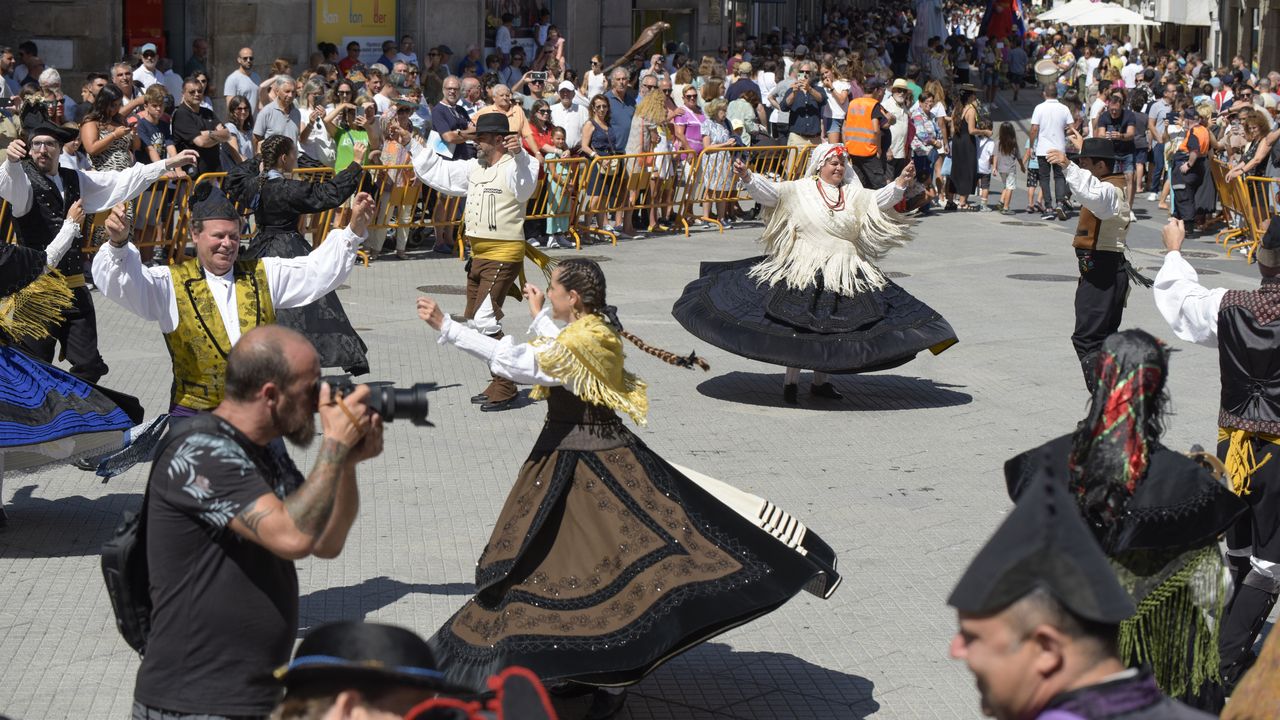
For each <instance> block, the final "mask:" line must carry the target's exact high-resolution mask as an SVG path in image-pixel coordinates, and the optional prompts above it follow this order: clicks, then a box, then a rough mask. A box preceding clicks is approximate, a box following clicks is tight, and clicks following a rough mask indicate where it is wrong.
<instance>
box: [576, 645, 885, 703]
mask: <svg viewBox="0 0 1280 720" xmlns="http://www.w3.org/2000/svg"><path fill="white" fill-rule="evenodd" d="M874 690H875V684H874V683H872V682H871V681H870V680H868V679H867V678H864V677H862V676H859V675H851V674H849V673H843V672H839V671H837V670H831V669H828V668H824V667H822V666H820V665H815V664H813V663H811V662H809V661H807V660H802V659H800V658H798V657H796V656H794V655H790V654H788V653H782V652H744V651H735V650H734V649H733V648H731V647H729V646H728V645H725V644H723V643H716V642H710V643H704V644H702V645H699V646H697V647H695V648H694V649H692V650H690V651H689V652H687V653H684V654H683V655H680V656H678V657H676V658H675V659H673V660H671V661H670V662H668V663H667V664H665V665H663V666H662V667H661V668H659V669H658V670H657V671H656V672H655V673H654V674H653V675H650V676H649V677H647V678H645V680H644V681H643V682H641V683H639V684H638V685H634V686H632V688H631V692H630V696H629V697H628V699H627V704H626V706H625V707H624V708H623V710H622V712H621V713H619V714H618V716H617V717H618V718H622V719H625V718H655V717H679V718H691V719H702V718H752V719H753V720H768V719H770V718H777V719H778V720H805V719H807V718H813V719H814V720H818V719H821V720H827V719H828V718H850V719H856V718H864V717H867V716H868V715H871V714H872V713H875V712H876V711H878V710H879V709H880V704H879V703H878V702H876V701H875V699H874V698H873V693H874ZM589 704H590V699H589V698H579V699H574V700H564V699H559V698H558V699H557V702H556V706H557V709H558V710H560V711H561V712H562V715H561V716H562V717H578V716H580V715H581V712H582V711H584V710H585V709H586V707H587V706H588V705H589Z"/></svg>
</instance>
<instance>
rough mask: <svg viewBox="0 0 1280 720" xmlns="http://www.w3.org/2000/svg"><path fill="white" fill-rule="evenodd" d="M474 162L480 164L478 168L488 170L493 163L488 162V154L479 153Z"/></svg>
mask: <svg viewBox="0 0 1280 720" xmlns="http://www.w3.org/2000/svg"><path fill="white" fill-rule="evenodd" d="M476 162H478V163H480V167H482V168H488V167H489V166H490V165H492V164H493V163H491V162H489V153H487V152H483V151H481V152H480V153H479V154H477V155H476Z"/></svg>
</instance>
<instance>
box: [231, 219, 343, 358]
mask: <svg viewBox="0 0 1280 720" xmlns="http://www.w3.org/2000/svg"><path fill="white" fill-rule="evenodd" d="M310 253H311V245H310V244H309V243H308V242H307V241H306V239H305V238H303V237H302V235H301V234H299V233H298V232H296V231H284V230H274V229H271V228H263V229H262V230H261V231H260V232H259V233H258V234H257V236H255V237H254V238H253V242H252V243H251V244H250V245H249V247H248V248H247V249H246V250H245V251H244V252H242V253H241V256H242V257H243V258H244V259H246V260H256V259H257V258H262V257H279V258H291V257H301V256H304V255H309V254H310ZM276 322H277V323H278V324H280V325H284V326H285V327H288V328H293V329H294V330H297V331H298V332H300V333H302V334H303V335H306V336H307V339H308V340H310V341H311V344H312V345H314V346H315V348H316V352H317V353H319V354H320V367H327V368H333V367H340V368H342V369H343V370H345V371H346V372H349V373H351V374H352V375H364V374H365V373H367V372H369V359H368V350H369V348H368V346H366V345H365V344H364V340H362V339H361V338H360V335H359V334H357V333H356V331H355V328H353V327H351V321H350V320H348V319H347V312H346V310H344V309H343V308H342V302H341V301H340V300H338V293H337V292H331V293H329V294H328V295H325V296H324V297H322V298H320V299H319V300H316V301H315V302H313V303H311V304H310V305H304V306H302V307H300V308H289V309H280V308H276Z"/></svg>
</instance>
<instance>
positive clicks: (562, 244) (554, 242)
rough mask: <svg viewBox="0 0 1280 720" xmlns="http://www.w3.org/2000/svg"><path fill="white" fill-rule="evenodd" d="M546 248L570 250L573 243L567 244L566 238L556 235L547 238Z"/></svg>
mask: <svg viewBox="0 0 1280 720" xmlns="http://www.w3.org/2000/svg"><path fill="white" fill-rule="evenodd" d="M547 247H548V248H550V249H552V250H556V249H562V248H571V247H573V243H571V242H569V239H568V238H566V237H564V236H562V235H558V234H557V235H552V236H551V237H549V238H547Z"/></svg>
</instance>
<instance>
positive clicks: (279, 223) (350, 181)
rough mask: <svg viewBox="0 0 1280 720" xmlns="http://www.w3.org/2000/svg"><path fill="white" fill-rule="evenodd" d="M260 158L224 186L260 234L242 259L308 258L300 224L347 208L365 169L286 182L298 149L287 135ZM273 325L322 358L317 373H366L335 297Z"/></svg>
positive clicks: (285, 313) (283, 315)
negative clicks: (343, 206) (293, 332)
mask: <svg viewBox="0 0 1280 720" xmlns="http://www.w3.org/2000/svg"><path fill="white" fill-rule="evenodd" d="M259 155H260V158H251V159H249V160H246V161H245V162H243V163H241V164H240V165H238V166H236V167H235V168H233V169H232V170H231V172H230V173H228V174H227V178H226V182H225V183H224V187H225V188H226V189H227V195H228V197H230V198H231V199H232V200H233V201H234V202H235V203H236V204H237V205H238V206H239V207H240V208H241V209H242V210H247V211H252V212H253V213H254V215H255V217H256V218H257V225H258V234H257V235H256V236H255V237H254V238H253V240H252V242H250V243H249V248H248V249H247V250H246V251H245V253H244V259H246V260H257V259H259V258H264V257H278V258H293V257H301V256H305V255H309V254H310V253H311V243H309V242H307V240H306V238H304V237H303V236H302V233H300V232H299V231H298V218H300V217H302V216H303V215H305V214H307V213H318V212H324V211H326V210H332V209H333V208H336V207H338V206H339V205H341V204H342V203H344V202H346V201H347V198H349V197H351V196H352V195H353V194H355V192H356V190H357V189H359V187H360V183H361V181H362V179H363V178H364V177H365V172H364V169H363V168H361V167H360V163H359V162H353V163H351V164H350V165H348V166H347V167H346V168H345V169H344V170H342V171H341V172H339V173H338V174H336V175H334V176H333V178H332V179H330V180H325V181H323V182H309V181H305V180H294V179H291V178H287V177H285V176H286V175H287V174H289V173H291V172H293V170H294V168H296V167H297V165H298V148H297V145H296V144H295V143H294V141H293V140H290V139H289V138H288V137H287V136H285V135H272V136H271V137H269V138H267V139H265V140H263V141H262V145H261V146H260V147H259ZM355 156H356V157H357V158H360V157H363V156H364V148H363V147H362V144H361V143H356V146H355ZM259 160H261V166H259ZM276 322H277V323H279V324H281V325H284V326H286V327H290V328H293V329H294V330H297V331H298V332H300V333H302V334H303V335H305V336H306V337H307V339H308V340H310V341H311V344H312V345H314V346H315V348H316V352H317V353H319V354H320V366H321V367H340V368H342V369H343V370H345V371H346V372H349V373H351V374H352V375H363V374H365V373H367V372H369V360H368V358H367V357H366V353H367V352H368V347H366V346H365V344H364V340H362V339H360V336H359V335H358V334H357V333H356V331H355V329H353V328H352V327H351V321H350V320H348V319H347V313H346V311H345V310H344V309H343V308H342V302H341V301H340V300H339V299H338V293H337V291H334V292H331V293H329V294H327V295H325V296H324V297H322V298H320V299H319V300H317V301H315V302H313V303H311V304H308V305H303V306H302V307H297V308H292V309H285V308H277V309H276Z"/></svg>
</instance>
